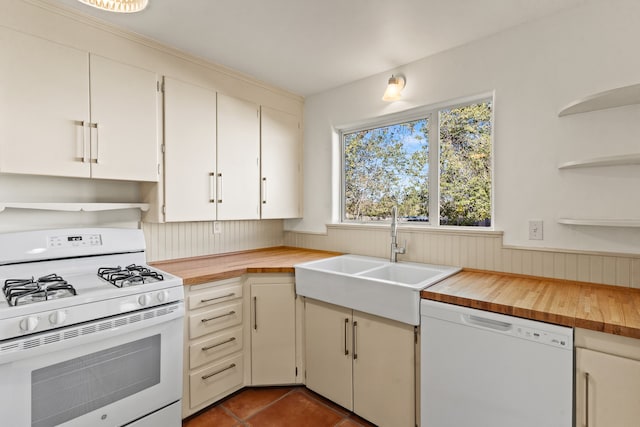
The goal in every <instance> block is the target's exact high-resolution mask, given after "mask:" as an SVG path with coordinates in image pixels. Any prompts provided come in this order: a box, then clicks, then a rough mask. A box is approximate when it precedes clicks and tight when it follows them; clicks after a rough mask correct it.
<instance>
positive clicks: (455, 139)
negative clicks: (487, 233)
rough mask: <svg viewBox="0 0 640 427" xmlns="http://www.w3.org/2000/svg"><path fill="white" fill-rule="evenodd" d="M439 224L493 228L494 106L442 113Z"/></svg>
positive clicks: (466, 107)
mask: <svg viewBox="0 0 640 427" xmlns="http://www.w3.org/2000/svg"><path fill="white" fill-rule="evenodd" d="M440 223H441V224H448V225H487V226H488V225H491V103H488V102H485V103H481V104H472V105H466V106H464V107H459V108H453V109H449V110H442V111H440Z"/></svg>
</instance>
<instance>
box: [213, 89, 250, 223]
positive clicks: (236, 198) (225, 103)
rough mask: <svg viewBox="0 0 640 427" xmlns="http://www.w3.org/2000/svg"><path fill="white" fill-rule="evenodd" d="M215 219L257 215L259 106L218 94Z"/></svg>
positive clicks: (236, 218)
mask: <svg viewBox="0 0 640 427" xmlns="http://www.w3.org/2000/svg"><path fill="white" fill-rule="evenodd" d="M217 186H218V197H217V199H218V219H219V220H242V219H259V218H260V107H259V106H258V105H256V104H254V103H251V102H247V101H243V100H240V99H236V98H232V97H230V96H226V95H222V94H218V176H217Z"/></svg>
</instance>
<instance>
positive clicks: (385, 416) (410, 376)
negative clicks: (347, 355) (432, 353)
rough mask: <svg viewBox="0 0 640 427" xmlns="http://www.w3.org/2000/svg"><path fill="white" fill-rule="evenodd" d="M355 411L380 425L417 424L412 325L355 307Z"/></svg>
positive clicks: (398, 426)
mask: <svg viewBox="0 0 640 427" xmlns="http://www.w3.org/2000/svg"><path fill="white" fill-rule="evenodd" d="M353 330H354V332H353V334H354V339H353V343H354V347H353V411H354V412H355V413H357V414H358V415H360V416H361V417H363V418H365V419H367V420H369V421H371V422H373V423H374V424H376V425H379V426H393V427H414V426H415V419H416V417H415V334H414V328H413V326H412V325H407V324H405V323H401V322H396V321H393V320H389V319H384V318H381V317H378V316H373V315H371V314H366V313H361V312H358V311H354V314H353Z"/></svg>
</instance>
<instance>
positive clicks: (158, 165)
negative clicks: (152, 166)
mask: <svg viewBox="0 0 640 427" xmlns="http://www.w3.org/2000/svg"><path fill="white" fill-rule="evenodd" d="M158 176H160V163H158Z"/></svg>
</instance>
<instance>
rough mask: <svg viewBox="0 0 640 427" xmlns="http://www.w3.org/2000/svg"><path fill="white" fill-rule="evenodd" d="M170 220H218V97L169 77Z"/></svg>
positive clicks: (166, 101) (167, 168)
mask: <svg viewBox="0 0 640 427" xmlns="http://www.w3.org/2000/svg"><path fill="white" fill-rule="evenodd" d="M164 138H165V139H164V144H165V159H164V196H165V199H164V203H165V206H166V207H165V220H166V221H206V220H215V219H216V194H215V193H216V192H215V187H216V185H215V173H216V93H215V92H214V91H212V90H209V89H205V88H201V87H198V86H195V85H192V84H189V83H184V82H181V81H179V80H175V79H172V78H169V77H165V79H164Z"/></svg>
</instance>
